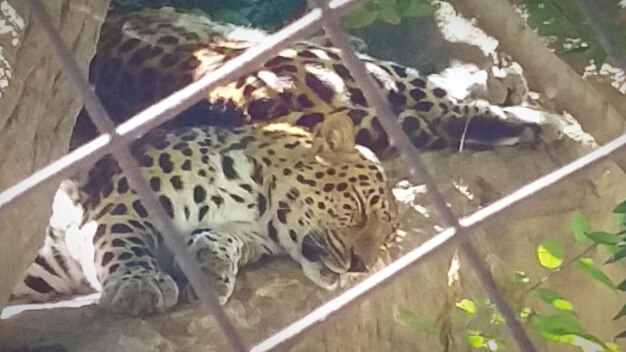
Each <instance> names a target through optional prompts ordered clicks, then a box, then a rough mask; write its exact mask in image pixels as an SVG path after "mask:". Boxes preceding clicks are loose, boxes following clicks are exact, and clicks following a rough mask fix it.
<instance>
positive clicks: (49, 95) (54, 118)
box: [0, 0, 109, 307]
mask: <svg viewBox="0 0 626 352" xmlns="http://www.w3.org/2000/svg"><path fill="white" fill-rule="evenodd" d="M43 3H44V4H45V6H46V8H47V10H48V11H49V13H50V15H51V17H52V20H53V22H54V23H55V25H57V27H58V28H59V30H60V33H61V35H62V37H63V39H64V40H65V41H66V42H67V43H70V47H71V48H72V50H73V51H74V52H75V53H76V55H77V58H78V62H79V63H80V64H81V65H82V68H83V69H84V70H85V72H86V68H87V64H88V62H89V60H91V57H92V56H93V54H94V51H95V44H96V39H97V38H98V33H99V29H100V25H101V24H102V21H103V19H104V16H105V13H106V10H107V8H108V3H109V1H100V0H46V1H43ZM81 105H82V103H81V99H80V96H79V95H78V94H76V91H75V90H74V89H73V87H72V86H71V84H69V82H68V80H67V78H66V76H65V75H64V74H63V73H62V72H61V65H60V63H59V61H58V60H57V58H56V57H55V56H54V55H53V54H52V52H51V51H50V49H49V48H48V45H47V38H46V36H45V33H44V32H43V31H42V30H41V29H40V28H39V27H38V26H36V25H34V24H33V23H31V18H30V16H29V15H28V9H27V4H26V2H25V1H21V0H8V1H7V0H3V1H0V150H2V153H0V190H3V191H4V190H6V189H7V188H9V187H11V186H13V185H14V184H16V183H17V182H19V181H20V180H22V179H23V178H25V177H27V176H29V175H31V174H32V173H33V172H35V171H37V170H39V169H40V168H42V167H44V166H46V165H47V164H48V163H50V162H51V161H53V160H55V159H57V158H58V157H60V156H61V155H63V154H65V153H66V152H67V150H68V145H69V138H70V134H71V133H72V126H73V125H74V122H75V117H76V115H77V114H78V111H79V109H80V107H81ZM58 181H59V180H56V181H53V182H51V183H50V184H49V185H47V186H45V187H42V188H40V189H38V190H36V191H35V192H33V194H31V195H30V196H29V197H26V198H24V199H22V200H20V201H18V202H17V203H16V204H14V205H12V206H11V207H10V208H9V209H6V210H5V209H3V210H2V213H0V242H2V246H0V283H1V284H0V307H3V306H4V305H5V304H6V302H7V300H8V298H9V295H10V293H11V290H12V288H13V286H14V285H15V283H16V282H17V281H18V280H19V279H20V277H21V274H22V272H24V270H25V269H26V267H28V265H29V264H30V263H31V262H32V260H33V259H34V258H35V254H36V251H37V249H38V248H39V247H40V246H41V244H42V243H43V238H44V231H43V229H45V226H46V224H47V222H48V218H49V216H50V207H49V206H46V205H44V204H51V201H52V196H53V194H54V193H53V192H54V191H55V189H56V187H57V185H58Z"/></svg>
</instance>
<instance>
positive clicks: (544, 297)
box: [396, 202, 626, 352]
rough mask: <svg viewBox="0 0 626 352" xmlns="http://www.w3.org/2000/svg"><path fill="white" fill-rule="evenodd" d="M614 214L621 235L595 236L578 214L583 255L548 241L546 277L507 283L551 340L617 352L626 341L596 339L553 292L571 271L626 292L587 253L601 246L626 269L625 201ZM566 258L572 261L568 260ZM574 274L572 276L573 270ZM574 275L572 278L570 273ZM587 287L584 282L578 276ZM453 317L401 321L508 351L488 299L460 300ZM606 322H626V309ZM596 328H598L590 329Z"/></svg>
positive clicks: (575, 225)
mask: <svg viewBox="0 0 626 352" xmlns="http://www.w3.org/2000/svg"><path fill="white" fill-rule="evenodd" d="M613 212H614V213H615V215H616V219H617V220H618V221H619V223H620V224H621V226H622V231H619V232H617V233H610V232H601V231H594V230H592V229H591V227H590V226H589V225H588V224H587V222H586V220H585V219H584V217H583V216H582V214H580V212H575V213H574V215H573V216H572V221H571V223H570V227H571V231H572V234H573V238H574V241H575V242H576V243H578V246H581V248H579V250H578V253H575V255H571V256H566V253H565V249H564V247H563V245H562V244H561V243H560V241H557V240H554V239H550V238H548V239H546V240H545V241H543V242H541V243H539V244H538V245H537V246H536V248H535V255H536V258H537V264H538V265H539V266H541V267H542V268H543V270H544V272H545V273H546V274H545V275H544V276H543V277H541V278H538V279H537V278H532V277H530V276H529V275H528V274H526V272H524V271H521V270H519V271H515V273H514V275H512V276H511V277H509V278H507V279H506V280H505V284H504V285H503V289H504V291H505V292H507V298H508V299H509V301H510V302H511V303H512V304H513V305H514V306H515V309H516V311H517V314H518V315H517V316H518V318H519V319H520V320H521V322H522V323H523V324H524V325H525V326H526V327H527V328H529V329H532V330H534V331H535V332H538V333H539V334H540V336H542V337H543V338H544V339H545V340H546V341H550V342H555V343H561V344H567V345H571V346H576V347H578V348H580V350H582V351H606V352H617V351H619V347H618V346H617V344H616V342H617V341H618V340H621V339H626V330H624V331H621V332H619V333H617V334H616V335H615V336H613V341H604V340H602V339H601V338H600V337H598V336H596V335H594V333H592V332H591V331H590V330H588V328H587V327H586V326H585V324H584V319H583V317H581V316H579V313H578V312H577V311H576V308H575V307H574V304H572V302H570V301H569V300H568V299H567V298H566V297H565V295H564V294H562V293H561V292H559V291H558V289H556V288H554V286H555V285H554V284H553V285H551V286H552V287H553V288H551V289H548V288H546V287H545V286H548V285H550V283H551V282H552V281H553V280H554V277H555V275H559V274H560V273H562V272H564V271H565V270H564V269H567V268H568V267H571V268H574V269H578V273H580V274H582V276H586V277H587V279H588V280H589V279H590V280H594V281H596V282H598V283H600V284H602V285H604V286H605V287H606V289H607V290H609V291H612V292H614V293H619V292H621V293H622V294H623V293H625V292H626V279H624V280H622V281H621V282H620V283H618V284H616V283H614V282H613V281H612V280H611V279H610V278H609V276H608V275H606V274H605V273H604V271H603V269H602V265H601V264H597V263H595V262H594V261H593V259H591V258H588V257H587V254H588V253H589V252H591V251H595V250H596V249H597V248H598V247H602V248H603V249H604V250H606V252H607V253H608V254H609V255H608V258H607V260H606V261H605V262H604V263H603V265H612V264H613V263H618V262H619V263H621V264H623V263H624V261H626V260H624V258H626V221H625V220H624V219H626V216H625V215H626V202H623V203H622V204H619V205H618V206H617V207H615V209H614V210H613ZM566 258H571V259H567V260H566ZM568 272H569V271H568ZM569 275H571V274H569ZM576 280H577V281H580V283H581V285H584V284H585V283H584V282H585V279H584V277H577V278H576ZM453 309H455V311H454V312H452V315H451V316H452V319H451V323H449V324H448V325H446V326H444V325H441V326H438V325H437V323H438V320H436V319H432V318H429V317H425V316H422V315H420V314H419V313H418V312H410V311H403V313H402V314H398V315H397V316H396V319H397V320H398V322H399V323H401V324H402V325H404V326H408V327H413V328H417V329H420V331H422V332H426V333H427V334H429V336H437V335H441V333H442V331H444V330H450V329H451V330H452V331H451V332H452V334H453V335H456V336H458V335H461V336H463V337H464V338H465V340H464V344H465V345H466V346H467V347H468V348H469V349H470V350H486V351H504V350H508V349H509V346H508V344H507V343H506V341H505V338H506V336H507V335H508V333H507V331H506V329H504V327H503V324H504V318H503V317H502V315H500V313H499V312H498V311H497V310H496V308H495V306H494V304H493V303H491V302H490V300H489V299H487V298H485V297H460V298H459V299H458V301H457V302H456V304H455V306H454V307H453ZM606 318H607V320H614V321H620V320H624V319H626V305H624V306H622V307H621V309H619V310H618V311H617V312H616V313H615V315H613V314H612V315H611V316H607V317H606ZM591 328H592V329H593V327H591Z"/></svg>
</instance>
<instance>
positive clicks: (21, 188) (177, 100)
mask: <svg viewBox="0 0 626 352" xmlns="http://www.w3.org/2000/svg"><path fill="white" fill-rule="evenodd" d="M362 2H364V0H334V1H332V2H331V5H332V6H333V8H334V9H335V12H334V16H337V17H340V16H342V15H344V14H346V13H347V12H348V11H350V10H351V9H352V8H354V7H356V6H357V5H359V4H360V3H362ZM321 17H322V14H321V11H319V10H313V11H310V12H309V13H307V14H306V15H304V16H303V17H302V18H300V19H299V20H297V21H295V22H293V23H292V24H290V25H289V26H287V27H285V28H284V29H282V30H280V31H279V32H277V33H275V34H273V35H270V36H268V37H267V38H266V39H265V40H264V41H263V43H260V44H258V45H256V46H254V47H252V48H250V49H247V50H246V51H244V52H243V53H242V54H241V55H239V56H238V57H236V58H234V59H232V60H229V61H228V62H227V63H225V64H224V65H223V66H221V67H220V68H218V69H216V70H215V71H213V72H212V73H211V74H209V75H206V76H204V77H203V78H201V79H199V80H198V81H196V82H193V83H191V84H190V85H188V86H187V87H185V88H182V89H180V90H179V91H177V92H175V93H173V94H171V95H169V96H168V97H166V98H164V99H163V100H161V101H160V102H158V103H155V104H154V105H152V106H150V107H148V108H147V109H146V110H144V111H142V112H140V113H139V114H137V115H135V116H134V117H133V118H131V119H129V120H128V121H126V122H125V123H123V124H121V125H119V126H118V127H117V128H116V129H115V135H116V138H119V141H120V142H124V141H127V140H133V139H135V138H137V137H139V136H141V135H142V134H144V133H146V132H148V131H149V130H150V129H152V128H154V127H156V126H158V125H160V124H162V123H164V122H166V121H168V120H170V119H172V118H174V117H175V116H177V115H178V114H180V113H181V112H183V111H185V110H186V109H188V108H189V107H190V106H192V105H193V104H195V103H197V102H198V101H200V100H202V99H204V98H206V96H205V92H207V91H210V90H212V89H215V88H218V87H219V86H220V85H222V84H225V83H228V82H232V81H234V80H236V79H237V78H239V77H240V76H242V75H244V74H246V73H250V72H252V71H254V69H255V67H257V66H255V65H254V62H266V61H268V60H270V59H271V58H273V57H274V56H275V55H276V54H277V53H278V52H279V51H280V50H282V48H284V47H285V46H287V45H289V44H292V43H293V42H295V41H297V40H299V39H303V38H305V37H306V36H309V35H312V34H314V33H315V32H316V31H318V30H320V29H321V23H320V20H321ZM96 141H97V143H96ZM118 147H119V146H117V142H113V135H108V134H105V135H103V136H100V137H99V138H97V139H96V140H95V141H92V143H88V144H86V145H85V146H83V148H79V149H77V150H74V151H73V152H71V153H69V154H68V155H66V156H65V157H63V158H61V159H59V160H57V161H55V162H53V163H51V164H50V165H48V166H46V167H44V168H42V169H41V170H39V171H37V172H35V173H34V174H33V175H31V176H29V177H27V178H25V179H24V180H22V181H21V182H19V183H17V184H16V185H14V186H12V187H10V188H8V189H6V190H4V191H2V193H0V211H2V210H4V209H5V208H6V207H7V206H9V205H10V204H13V202H15V201H17V200H19V199H21V198H23V197H25V196H27V195H28V194H30V193H32V192H33V191H35V190H37V189H38V187H40V186H42V185H44V184H50V183H51V182H53V181H59V180H60V179H61V178H63V177H69V176H71V175H72V174H73V173H75V172H76V171H78V170H79V169H80V168H81V167H80V166H79V163H81V162H84V160H87V159H91V158H99V157H102V156H103V155H106V154H108V153H112V152H113V151H114V150H115V149H116V148H118ZM90 154H93V155H90ZM51 177H53V178H52V179H51Z"/></svg>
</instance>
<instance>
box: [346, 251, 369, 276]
mask: <svg viewBox="0 0 626 352" xmlns="http://www.w3.org/2000/svg"><path fill="white" fill-rule="evenodd" d="M368 271H369V270H368V269H367V265H365V262H364V261H363V259H362V258H361V257H359V256H358V255H356V254H352V258H351V259H350V268H349V269H348V272H350V273H365V272H368Z"/></svg>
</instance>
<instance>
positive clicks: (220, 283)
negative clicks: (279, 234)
mask: <svg viewBox="0 0 626 352" xmlns="http://www.w3.org/2000/svg"><path fill="white" fill-rule="evenodd" d="M238 232H239V233H238ZM253 236H258V235H255V234H254V233H253V232H249V230H246V231H236V230H233V228H224V227H220V228H213V229H197V230H194V231H193V232H192V233H191V238H190V239H189V241H188V242H187V248H188V250H189V251H190V252H191V253H192V254H193V257H194V258H195V259H196V261H197V262H198V265H199V266H200V268H201V270H202V271H203V272H205V273H206V274H208V275H209V276H210V277H211V278H212V279H213V282H214V285H215V286H214V287H215V289H216V290H217V296H218V298H219V301H220V304H225V303H226V302H227V301H228V299H229V298H230V296H231V295H232V294H233V291H234V289H235V279H236V277H237V273H238V272H239V268H240V267H242V266H243V265H245V264H246V263H249V262H254V261H257V260H258V259H259V258H260V256H261V255H262V254H263V253H261V251H263V250H261V251H259V250H258V249H256V248H255V247H254V246H251V245H250V241H248V239H250V238H251V237H253ZM268 254H269V253H268ZM186 289H187V292H186V293H187V295H188V296H189V297H190V298H195V294H194V292H193V288H192V287H191V286H190V285H189V286H188V287H187V288H186Z"/></svg>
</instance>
